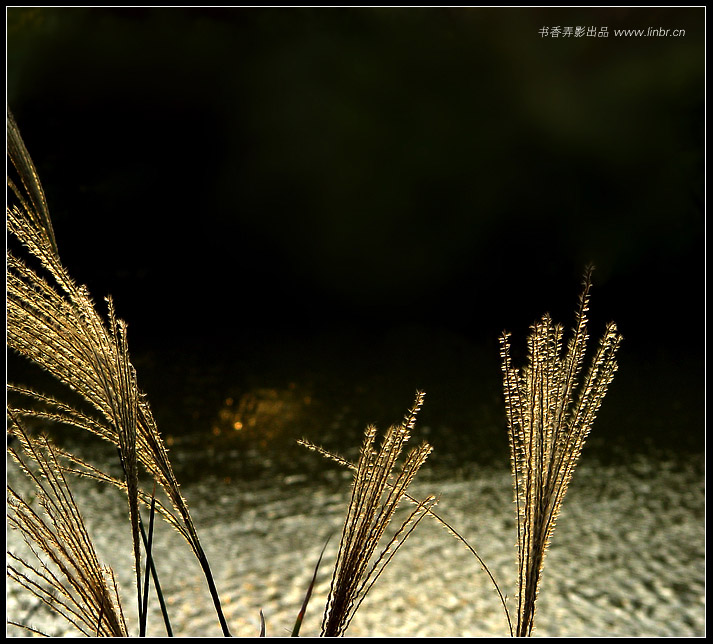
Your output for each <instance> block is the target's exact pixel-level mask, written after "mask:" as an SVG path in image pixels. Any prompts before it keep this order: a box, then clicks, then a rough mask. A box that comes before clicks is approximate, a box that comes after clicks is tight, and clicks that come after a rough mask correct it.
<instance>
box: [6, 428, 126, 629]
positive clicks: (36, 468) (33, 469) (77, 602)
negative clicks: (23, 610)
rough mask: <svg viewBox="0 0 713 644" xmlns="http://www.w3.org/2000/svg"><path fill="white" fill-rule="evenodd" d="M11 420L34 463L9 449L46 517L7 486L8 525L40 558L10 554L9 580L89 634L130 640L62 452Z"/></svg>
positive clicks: (110, 574) (108, 572) (111, 577)
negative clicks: (73, 489)
mask: <svg viewBox="0 0 713 644" xmlns="http://www.w3.org/2000/svg"><path fill="white" fill-rule="evenodd" d="M10 421H11V424H12V426H13V428H14V435H15V436H16V437H17V439H18V442H19V444H20V445H21V447H22V452H23V453H24V454H26V455H27V457H28V460H29V461H30V462H29V463H28V462H27V460H26V459H25V458H24V457H23V456H22V454H21V453H19V452H17V451H16V450H15V449H14V448H12V447H10V448H8V450H9V451H10V453H11V455H12V456H13V458H14V459H15V460H16V461H17V463H18V464H19V465H20V467H21V468H22V469H23V471H24V472H25V473H26V474H27V476H28V477H30V479H31V480H32V481H33V483H34V484H35V494H36V499H37V501H38V503H39V505H40V506H41V508H42V509H43V510H44V514H45V516H46V517H47V518H46V519H44V518H43V517H42V516H40V514H38V513H37V512H36V511H35V510H34V509H33V508H32V507H31V505H30V504H29V503H27V502H26V501H25V500H24V499H23V498H22V496H21V495H20V494H18V493H17V492H16V491H15V490H14V489H13V488H12V487H11V486H8V496H7V505H8V509H9V511H10V514H9V516H8V524H9V525H10V526H11V527H13V528H16V529H17V530H19V531H20V533H21V534H22V536H23V538H24V540H25V542H26V543H27V544H28V546H29V548H30V551H31V552H32V554H33V555H34V558H35V559H36V563H30V562H28V561H26V560H24V559H21V558H20V557H17V556H15V555H14V554H12V553H8V559H9V562H8V566H7V571H8V576H9V577H10V578H11V579H14V580H15V581H16V582H17V583H19V584H20V585H21V586H23V587H24V588H25V589H27V590H28V591H29V592H30V593H32V594H33V595H35V596H36V597H38V598H39V599H40V600H41V601H42V602H44V603H45V604H47V605H48V606H50V607H51V608H52V610H54V611H55V612H57V613H58V614H60V615H62V616H63V617H64V618H65V619H66V620H67V621H69V622H70V623H71V624H73V625H74V626H75V627H76V628H77V629H78V630H79V631H80V632H81V633H83V634H84V635H87V636H112V637H127V635H128V633H127V629H126V622H125V621H124V615H123V611H122V608H121V602H120V598H119V593H118V592H117V587H116V582H115V579H114V573H113V572H112V570H111V569H110V568H104V567H103V566H101V565H100V563H99V559H98V557H97V554H96V552H95V550H94V547H93V545H92V541H91V539H90V538H89V534H88V532H87V530H86V527H85V524H84V521H83V519H82V516H81V514H80V512H79V509H78V507H77V505H76V503H75V501H74V497H73V496H72V493H71V491H70V488H69V485H68V484H67V480H66V478H65V476H64V469H63V467H62V465H61V464H60V460H59V457H58V454H57V452H56V451H55V449H54V448H53V447H52V444H51V443H50V442H49V441H48V440H47V438H45V437H43V436H40V437H37V438H31V437H29V436H28V435H27V433H26V432H25V430H24V428H23V427H22V424H21V422H20V421H19V420H18V419H17V418H15V417H14V416H13V415H12V414H11V415H10ZM33 463H34V465H33ZM38 549H39V551H40V552H42V553H44V555H46V557H47V559H48V560H49V563H48V562H45V561H43V558H42V557H41V555H40V553H38V552H37V550H38ZM50 563H51V564H52V566H50ZM53 568H54V571H53ZM58 573H59V574H58ZM18 626H22V625H18Z"/></svg>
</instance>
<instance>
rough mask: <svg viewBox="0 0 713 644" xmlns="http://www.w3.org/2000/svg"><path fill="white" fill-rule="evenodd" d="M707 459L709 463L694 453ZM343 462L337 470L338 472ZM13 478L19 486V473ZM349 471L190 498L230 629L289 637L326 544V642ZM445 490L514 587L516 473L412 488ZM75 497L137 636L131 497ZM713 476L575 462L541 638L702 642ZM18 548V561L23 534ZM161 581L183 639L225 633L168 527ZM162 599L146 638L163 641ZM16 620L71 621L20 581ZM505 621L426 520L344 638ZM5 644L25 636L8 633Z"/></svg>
mask: <svg viewBox="0 0 713 644" xmlns="http://www.w3.org/2000/svg"><path fill="white" fill-rule="evenodd" d="M699 460H700V459H699ZM335 467H336V466H335ZM8 478H9V479H10V480H14V479H16V478H17V472H16V469H15V468H14V466H9V470H8ZM348 489H349V481H348V477H347V475H346V472H339V471H337V470H336V469H335V470H334V472H333V473H332V475H330V476H326V477H322V479H321V480H320V481H319V482H318V483H316V482H315V481H313V480H310V477H309V476H306V475H305V476H300V475H295V476H290V477H288V478H286V479H285V480H284V481H283V482H282V485H280V486H278V487H260V486H255V485H249V484H247V483H235V482H232V483H216V482H210V481H208V480H206V481H204V482H203V483H199V484H194V485H192V486H189V487H187V488H185V490H184V494H185V496H186V497H187V499H188V501H189V505H190V507H191V509H192V512H193V513H194V520H195V522H196V524H197V526H198V532H199V535H200V537H201V541H202V543H203V545H204V547H205V549H206V552H207V554H208V558H209V560H210V561H211V564H212V566H213V570H214V573H215V577H216V583H217V587H218V589H219V591H220V593H221V597H222V600H223V602H224V609H225V612H226V616H227V619H228V622H229V624H230V628H231V630H232V633H233V634H234V635H237V636H256V635H257V634H258V631H259V611H260V610H262V611H263V613H264V615H265V620H266V625H267V634H268V636H274V637H281V636H288V635H289V634H290V631H291V628H292V625H293V623H294V620H295V617H296V615H297V612H298V611H299V608H300V605H301V603H302V598H303V596H304V593H305V590H306V588H307V585H308V583H309V580H310V578H311V575H312V571H313V569H314V565H315V563H316V561H317V559H318V557H319V553H320V550H321V549H322V546H323V545H324V543H325V542H326V541H327V538H328V536H329V535H330V534H332V535H333V536H332V538H331V540H330V541H329V544H328V546H327V549H326V553H325V559H324V561H323V564H322V566H321V569H320V571H319V575H318V580H317V584H316V587H315V590H314V593H313V596H312V600H311V602H310V605H309V608H308V611H307V615H306V618H305V621H304V624H303V626H302V635H303V636H312V635H318V634H319V626H320V616H321V611H322V608H323V607H324V604H325V602H326V597H327V593H328V591H329V582H330V578H331V573H330V565H331V563H332V562H333V561H334V557H335V554H336V549H337V545H338V534H339V531H340V529H341V522H342V520H343V513H344V511H345V508H346V503H347V500H348ZM412 492H413V493H414V494H415V495H416V496H426V495H428V494H431V493H435V494H439V495H440V501H439V504H438V506H437V508H436V510H437V512H438V513H439V514H441V515H442V516H443V517H444V518H445V519H446V520H447V521H449V522H450V523H451V524H452V525H453V526H454V527H456V528H457V529H458V530H459V531H460V532H461V534H463V535H464V536H465V537H466V538H467V539H468V540H469V541H470V543H471V544H472V545H473V546H474V547H475V548H476V550H478V552H479V554H480V555H481V556H482V557H483V559H484V560H485V562H486V563H487V564H488V566H489V567H490V569H491V571H492V572H493V574H494V575H495V577H496V579H497V580H498V581H499V583H500V585H501V587H502V588H503V591H504V592H507V593H508V594H512V592H513V588H514V583H515V556H516V551H515V527H514V521H513V518H512V507H511V505H512V504H511V478H510V474H509V472H508V471H504V470H502V469H487V468H485V469H484V468H475V467H473V468H472V470H471V471H468V472H466V473H465V474H463V473H461V474H460V475H459V476H458V478H457V480H449V479H447V478H444V477H442V476H440V477H439V476H434V477H431V478H430V480H429V479H426V480H425V481H423V482H421V483H418V482H417V483H416V484H415V485H414V486H413V488H412ZM77 497H78V499H79V501H78V502H79V504H80V507H81V508H82V510H83V511H84V514H85V515H86V517H87V523H88V526H89V529H90V532H91V534H92V535H93V537H94V539H95V542H96V547H97V550H98V551H99V554H100V557H103V558H104V560H105V561H106V563H107V564H109V565H111V566H112V567H113V568H114V570H115V571H116V572H117V574H118V577H119V580H120V584H121V587H122V588H123V591H124V602H123V603H124V609H125V612H126V617H127V621H128V623H129V625H130V629H133V626H132V625H134V624H135V623H136V622H135V617H134V614H133V610H134V602H133V592H132V591H130V588H131V587H132V567H131V563H130V561H131V558H130V536H129V532H128V529H127V526H128V524H127V523H126V522H125V519H124V512H125V510H124V507H123V503H122V499H121V498H120V497H119V496H118V495H117V494H115V493H114V492H113V491H109V490H106V489H103V488H100V487H97V486H95V485H93V484H91V483H86V482H78V485H77ZM704 498H705V493H704V475H703V468H702V465H701V463H700V462H691V461H684V460H681V459H676V460H668V459H665V458H657V459H654V458H644V457H636V458H634V459H632V460H631V462H628V463H627V464H625V465H623V464H619V465H594V464H592V463H589V464H588V463H587V462H586V459H585V461H584V462H583V463H582V464H581V465H580V467H579V470H578V471H577V473H576V474H575V478H574V481H573V483H572V485H571V486H570V490H569V492H568V496H567V499H566V500H565V504H564V508H563V511H562V514H561V517H560V520H559V522H558V526H557V530H556V531H555V534H554V539H553V544H552V547H551V549H550V551H549V553H548V557H547V559H546V562H545V569H544V577H543V583H542V587H541V594H540V599H539V605H538V614H537V621H536V631H535V634H536V635H537V636H557V637H585V636H608V637H612V636H613V637H631V636H636V637H651V636H654V637H655V636H671V637H675V636H677V637H683V636H703V635H704V634H705V605H704V598H705V586H704V580H705V568H704V561H705V560H704V556H705V548H704V543H705V541H704V537H705V529H704ZM7 538H8V548H9V549H10V550H17V551H22V547H23V544H22V543H21V542H20V543H18V541H19V537H18V536H17V535H16V534H15V533H14V532H12V531H11V532H10V533H9V534H8V535H7ZM156 540H157V549H156V552H157V553H158V566H159V574H160V575H161V580H162V584H163V587H164V592H165V594H166V596H167V598H168V603H169V611H170V615H171V618H172V623H173V628H174V631H175V633H176V634H177V635H181V636H216V635H220V630H219V628H218V625H217V620H216V618H215V615H214V612H213V609H212V605H211V602H210V599H209V596H208V594H207V591H206V587H205V583H204V582H203V579H202V576H201V572H200V570H199V568H198V566H197V564H196V563H195V561H194V560H193V559H192V555H191V553H190V550H189V549H188V547H187V546H186V544H185V543H184V542H182V540H181V539H180V538H179V537H178V536H177V535H175V534H173V533H172V532H171V531H170V530H169V529H168V528H167V527H166V526H165V525H164V524H161V529H159V530H158V531H157V535H156ZM155 604H156V602H154V605H153V613H154V614H153V615H152V616H151V619H150V627H149V634H154V635H157V636H161V635H162V634H164V632H163V629H162V622H161V618H160V616H159V615H158V612H157V606H156V605H155ZM7 614H8V618H9V619H12V620H16V621H21V622H23V623H26V624H30V625H32V626H33V627H35V628H38V629H41V630H43V631H44V632H47V633H50V634H52V635H71V634H72V633H73V632H74V631H72V630H71V629H68V628H67V627H66V626H65V625H64V624H63V623H62V622H60V621H58V620H57V619H55V618H53V617H52V616H49V615H48V612H47V611H46V610H45V609H44V608H42V607H38V606H37V603H36V602H35V601H34V600H33V598H32V597H28V595H27V593H24V592H21V589H19V588H17V587H16V586H15V585H14V584H12V583H10V584H9V586H8V591H7ZM508 633H509V631H508V627H507V622H506V619H505V616H504V612H503V609H502V606H501V604H500V603H499V600H498V598H497V595H496V594H495V591H494V590H493V587H492V585H491V583H490V581H489V579H488V577H487V576H486V575H485V573H483V572H482V571H481V570H480V569H479V566H478V564H477V562H476V561H475V559H474V557H473V556H472V555H471V554H470V553H469V552H468V551H467V550H466V549H465V548H464V547H463V545H462V544H461V543H459V542H458V541H456V540H455V539H454V538H452V537H451V536H450V535H449V534H448V533H447V532H445V531H444V529H443V528H442V527H440V526H439V525H438V524H436V523H435V522H434V521H430V520H428V521H426V520H424V521H423V522H421V524H420V525H419V526H418V528H417V530H416V531H415V532H414V533H413V535H412V536H411V537H410V538H409V540H408V541H407V542H406V544H405V545H404V546H403V548H402V550H401V551H400V552H399V553H398V555H397V556H396V557H395V559H394V560H393V561H392V563H391V564H390V565H389V567H388V568H387V569H386V571H385V572H384V574H383V575H382V577H381V578H380V579H379V580H378V582H377V583H376V585H375V586H374V588H373V590H372V592H371V594H370V595H369V596H368V597H367V599H366V600H365V602H364V604H363V605H362V607H361V608H360V610H359V612H358V613H357V615H356V617H355V618H354V620H353V622H352V624H351V626H350V628H349V630H348V635H349V636H352V637H358V636H387V637H397V636H398V637H404V636H412V637H445V636H456V637H470V636H473V637H475V636H507V635H508ZM7 634H8V636H11V637H17V636H23V635H26V634H27V633H26V632H24V631H20V630H18V629H16V628H14V627H8V633H7Z"/></svg>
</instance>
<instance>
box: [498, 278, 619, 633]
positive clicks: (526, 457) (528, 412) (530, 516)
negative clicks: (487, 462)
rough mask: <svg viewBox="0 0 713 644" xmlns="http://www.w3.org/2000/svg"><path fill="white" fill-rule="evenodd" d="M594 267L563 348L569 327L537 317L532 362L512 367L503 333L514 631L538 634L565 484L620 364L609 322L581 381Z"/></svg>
mask: <svg viewBox="0 0 713 644" xmlns="http://www.w3.org/2000/svg"><path fill="white" fill-rule="evenodd" d="M592 270H593V268H592V267H589V268H588V269H587V271H586V273H585V276H584V283H583V291H582V294H581V296H580V299H579V307H578V309H577V313H576V319H575V328H574V332H573V335H572V337H571V338H570V340H569V342H568V343H567V351H566V352H564V353H563V328H562V327H561V326H560V325H555V324H553V323H552V320H551V319H550V317H549V315H544V316H543V317H542V319H541V320H540V321H539V322H537V323H535V324H533V325H532V326H531V327H530V328H531V330H532V332H531V334H530V336H529V338H528V340H527V349H528V350H527V362H526V364H525V366H524V367H523V368H522V370H518V369H516V368H514V367H513V366H512V363H511V359H510V334H509V333H503V335H502V336H501V338H500V344H501V357H502V371H503V384H504V391H505V409H506V413H507V421H508V432H509V438H510V449H511V462H512V471H513V478H514V488H515V503H516V505H517V525H518V540H517V542H518V578H519V589H518V590H519V592H518V612H517V626H516V631H515V635H517V636H529V635H531V634H532V629H533V624H534V618H535V603H536V600H537V593H538V590H539V586H540V579H541V574H542V567H543V564H544V559H545V554H546V552H547V548H548V546H549V543H550V539H551V537H552V532H553V530H554V528H555V523H556V521H557V517H558V516H559V513H560V509H561V506H562V501H563V499H564V495H565V492H566V491H567V486H568V484H569V482H570V480H571V478H572V474H573V472H574V468H575V466H576V464H577V462H578V460H579V457H580V454H581V452H582V447H583V445H584V441H585V439H586V438H587V435H588V434H589V432H590V431H591V429H592V424H593V423H594V419H595V416H596V414H597V411H598V409H599V407H600V405H601V403H602V400H603V399H604V396H605V394H606V392H607V388H608V386H609V384H610V383H611V381H612V378H613V377H614V373H615V372H616V370H617V363H616V359H615V358H616V353H617V350H618V349H619V345H620V344H621V341H622V336H621V335H619V333H618V332H617V329H616V325H615V324H614V323H613V322H612V323H610V324H608V325H607V328H606V331H605V333H604V335H603V337H602V338H601V340H600V342H599V348H598V349H597V352H596V354H595V355H594V359H593V360H592V363H591V366H590V367H589V370H588V371H587V373H586V375H585V377H584V379H583V380H581V381H580V377H581V374H582V368H583V365H584V357H585V351H586V344H587V339H588V334H587V311H588V309H589V292H590V289H591V286H592V281H591V275H592Z"/></svg>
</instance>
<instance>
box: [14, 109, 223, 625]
mask: <svg viewBox="0 0 713 644" xmlns="http://www.w3.org/2000/svg"><path fill="white" fill-rule="evenodd" d="M7 129H8V143H9V149H8V155H9V156H10V160H11V161H12V162H13V164H14V167H15V170H16V172H17V174H18V175H19V177H20V182H19V183H16V182H14V181H12V180H11V179H10V178H9V177H8V185H9V187H10V188H11V192H12V193H13V194H14V203H11V204H10V205H8V208H7V228H8V231H9V232H10V234H11V235H12V236H13V237H14V238H15V239H16V240H17V241H18V242H20V244H21V245H22V246H24V248H25V250H26V251H27V253H28V256H27V257H24V254H23V256H22V257H20V256H19V255H18V254H17V250H12V251H10V252H8V255H7V343H8V346H9V347H10V348H11V349H13V350H14V351H16V352H17V353H19V354H20V355H22V356H24V357H26V358H27V359H29V360H30V361H32V362H33V363H35V364H36V365H37V366H39V367H40V368H42V369H43V370H45V371H46V372H48V373H49V374H50V375H51V376H53V377H54V378H55V379H56V380H57V381H58V382H59V383H61V384H62V385H64V386H66V387H67V388H69V389H70V390H72V391H73V392H74V393H75V394H77V395H78V396H79V397H80V398H81V399H82V400H83V401H84V403H86V404H85V405H83V407H85V406H88V408H89V410H90V411H88V410H86V409H84V408H81V409H80V407H79V406H78V405H77V404H75V403H73V402H72V403H67V402H60V401H58V400H54V399H50V398H49V397H46V396H43V395H41V394H39V393H38V392H28V390H19V389H15V388H11V392H12V391H19V392H20V393H21V394H22V395H23V396H25V397H26V398H27V399H28V400H29V401H30V402H32V401H33V400H34V402H35V403H38V404H39V406H38V407H29V408H27V407H25V408H23V409H22V415H23V416H32V415H35V416H37V417H39V418H45V419H53V420H58V421H59V422H64V423H67V424H70V425H74V426H76V427H81V428H84V429H87V430H89V431H92V432H93V433H95V434H97V435H99V436H101V437H102V438H104V439H105V440H109V441H110V442H112V443H113V444H114V445H116V446H117V447H119V450H120V454H121V459H122V463H123V466H124V468H125V473H126V478H127V486H126V490H127V496H128V501H129V515H130V520H131V530H132V536H133V539H134V544H135V546H134V556H135V560H136V574H137V586H138V587H139V591H140V572H139V571H140V567H139V553H140V546H139V544H140V538H139V528H138V498H139V491H138V464H139V463H140V464H141V465H142V466H143V467H144V468H145V469H146V471H147V472H148V473H149V474H150V475H151V476H152V478H153V479H154V481H156V483H157V484H158V485H160V486H161V487H162V488H163V490H164V492H165V493H166V495H167V496H168V498H169V499H170V501H171V504H172V506H173V509H174V511H175V513H176V515H177V521H180V522H181V523H182V524H183V527H184V529H183V530H181V533H182V534H183V535H184V536H185V537H186V539H187V540H188V543H189V544H190V546H191V548H192V549H193V551H194V553H195V555H196V557H197V558H198V561H199V563H200V565H201V567H202V569H203V571H204V574H205V576H206V580H207V583H208V587H209V590H210V593H211V596H212V598H213V602H214V605H215V607H216V611H217V613H218V617H219V620H220V623H221V628H222V629H223V633H224V634H226V635H228V634H229V630H228V627H227V623H226V621H225V618H224V616H223V612H222V609H221V606H220V600H219V598H218V594H217V591H216V589H215V584H214V581H213V578H212V574H211V572H210V566H209V565H208V561H207V558H206V556H205V554H204V552H203V549H202V547H201V544H200V541H199V540H198V535H197V533H196V530H195V527H194V525H193V521H192V519H191V516H190V514H189V512H188V507H187V504H186V502H185V500H184V499H183V497H182V495H181V492H180V489H179V485H178V481H177V480H176V477H175V476H174V473H173V468H172V466H171V463H170V461H169V459H168V454H167V452H166V448H165V445H164V443H163V440H162V438H161V435H160V433H159V431H158V428H157V426H156V423H155V421H154V419H153V416H152V414H151V410H150V408H149V405H148V403H147V401H146V399H145V397H144V396H143V394H142V393H141V392H140V390H139V389H138V386H137V379H136V373H135V370H134V367H133V365H132V364H131V361H130V358H129V352H128V347H127V339H126V324H125V323H124V322H123V321H121V320H119V319H117V317H116V315H115V313H114V306H113V303H112V301H111V299H110V298H108V299H107V302H108V312H107V321H105V320H104V318H103V317H102V316H101V315H100V314H99V313H98V311H97V309H96V307H95V306H94V303H93V301H92V299H91V297H90V295H89V293H88V291H87V289H86V287H84V286H79V285H77V284H76V283H75V282H74V281H73V280H72V279H71V277H70V276H69V274H68V273H67V271H66V270H65V268H64V266H63V265H62V263H61V261H60V258H59V255H58V253H57V247H56V244H55V242H54V235H53V233H52V226H51V222H50V220H49V213H48V211H47V208H46V203H45V201H44V193H43V191H42V187H41V185H40V182H39V178H38V177H37V173H36V171H35V169H34V166H33V165H32V162H31V160H30V159H29V155H28V154H27V150H26V149H25V147H24V144H23V143H22V138H21V137H20V134H19V132H18V130H17V125H16V124H15V122H14V120H13V119H12V118H9V119H8V123H7ZM20 184H21V185H22V186H23V187H24V193H23V191H22V190H21V189H20V187H19V185H20ZM30 260H31V261H30ZM164 516H165V515H164ZM139 596H140V594H139Z"/></svg>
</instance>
